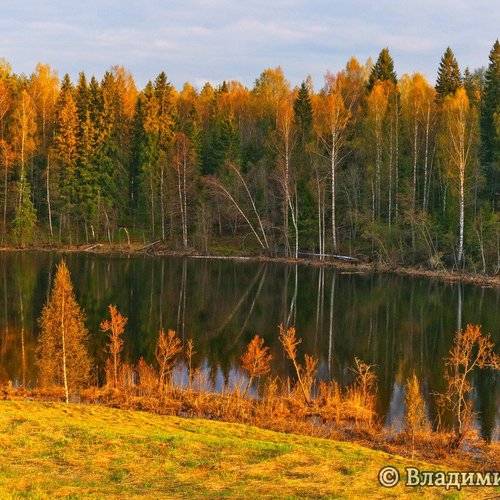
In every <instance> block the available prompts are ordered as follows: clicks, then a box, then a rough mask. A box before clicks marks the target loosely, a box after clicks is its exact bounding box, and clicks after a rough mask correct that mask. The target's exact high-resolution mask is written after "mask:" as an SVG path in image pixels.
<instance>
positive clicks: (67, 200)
mask: <svg viewBox="0 0 500 500" xmlns="http://www.w3.org/2000/svg"><path fill="white" fill-rule="evenodd" d="M77 134H78V114H77V107H76V104H75V99H74V97H73V87H72V85H71V82H70V79H69V76H68V75H66V76H65V77H64V79H63V83H62V86H61V92H60V93H59V98H58V100H57V105H56V124H55V135H54V149H55V157H56V160H57V164H58V174H59V176H58V177H59V178H58V187H59V193H60V198H61V206H60V210H61V216H62V217H63V216H64V217H67V216H70V215H72V213H73V211H74V208H75V206H76V204H77V193H78V184H77V171H76V166H77V143H78V137H77ZM69 222H70V221H68V223H69ZM67 229H68V230H69V231H70V230H71V227H70V226H69V224H68V228H67Z"/></svg>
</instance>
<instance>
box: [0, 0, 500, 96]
mask: <svg viewBox="0 0 500 500" xmlns="http://www.w3.org/2000/svg"><path fill="white" fill-rule="evenodd" d="M499 28H500V4H499V3H498V0H472V1H471V0H420V1H416V0H415V1H413V0H392V1H390V0H346V1H340V0H309V1H307V0H277V1H273V0H247V1H245V2H243V1H238V0H232V1H231V0H177V1H161V0H142V1H131V0H80V1H73V0H0V33H1V36H0V57H3V58H5V59H7V60H8V61H9V62H10V63H11V64H12V67H13V71H14V72H16V73H21V72H24V73H26V74H29V73H31V72H32V71H33V70H34V68H35V65H36V63H37V62H43V63H48V64H50V65H51V66H52V67H53V68H55V69H57V70H58V72H59V75H60V76H62V75H63V74H64V73H69V74H70V75H71V77H72V78H73V79H75V78H76V76H77V75H78V72H79V71H81V70H84V71H85V72H86V73H87V74H88V75H90V74H95V75H96V76H97V77H99V78H100V77H102V74H103V72H104V71H105V70H106V69H108V68H109V67H111V66H112V65H115V64H120V65H123V66H125V67H126V68H127V69H129V70H130V71H131V72H132V74H133V75H134V77H135V79H136V82H137V84H138V86H139V87H143V86H144V84H145V83H146V82H147V80H149V79H154V77H155V76H156V75H157V74H158V73H159V72H160V71H162V70H165V71H166V73H167V75H168V77H169V79H170V80H171V81H172V83H173V84H174V85H175V86H176V87H181V86H182V84H183V83H184V82H185V81H189V82H191V83H193V84H194V85H195V86H197V87H199V88H200V87H201V86H202V85H203V83H204V82H205V81H211V82H213V83H217V82H221V81H222V80H224V79H225V80H239V81H241V82H242V83H244V84H245V85H248V86H252V85H253V82H254V81H255V79H256V78H257V77H258V76H259V74H260V73H261V71H262V70H263V69H265V68H269V67H275V66H277V65H281V66H282V68H283V69H284V71H285V74H286V76H287V77H288V79H289V80H290V81H291V82H292V84H299V83H300V82H301V81H302V80H304V79H305V78H306V76H307V75H308V74H311V75H312V77H313V81H314V83H315V86H316V88H318V87H320V86H321V85H322V82H323V75H324V74H325V72H326V70H327V69H329V70H331V71H337V70H339V69H341V68H342V67H343V66H344V65H345V63H346V61H347V60H348V59H349V58H350V57H351V56H355V57H357V58H358V59H359V60H360V61H361V62H364V61H366V59H367V58H368V57H369V56H371V57H372V58H373V59H376V57H377V55H378V53H379V51H380V49H382V48H383V47H385V46H388V47H389V50H390V52H391V54H392V56H393V58H394V61H395V66H396V72H397V73H398V75H401V74H403V73H406V72H413V71H420V72H422V73H424V74H425V75H426V76H427V78H429V79H430V80H431V81H432V82H433V81H434V80H435V76H436V69H437V66H438V63H439V60H440V58H441V56H442V54H443V52H444V50H445V49H446V47H447V46H448V45H450V46H451V47H452V49H453V51H454V52H455V55H456V56H457V59H458V62H459V64H460V68H461V69H463V68H465V67H466V66H469V67H470V68H471V69H474V68H477V67H480V66H484V65H487V63H488V54H489V51H490V49H491V47H492V45H493V42H494V41H495V39H496V38H497V37H499V36H500V29H499Z"/></svg>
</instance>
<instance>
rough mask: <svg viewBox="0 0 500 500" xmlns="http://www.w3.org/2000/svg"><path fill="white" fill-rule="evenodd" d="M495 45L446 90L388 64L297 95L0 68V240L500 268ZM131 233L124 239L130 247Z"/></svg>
mask: <svg viewBox="0 0 500 500" xmlns="http://www.w3.org/2000/svg"><path fill="white" fill-rule="evenodd" d="M499 87H500V43H499V42H498V40H497V41H495V43H494V45H493V47H492V49H491V52H490V56H489V65H488V67H487V68H480V69H477V70H475V71H470V70H469V69H468V68H466V69H465V70H464V71H463V72H462V71H460V68H459V65H458V62H457V60H456V58H455V56H454V54H453V52H452V50H451V49H450V48H448V49H446V51H445V53H444V55H443V57H442V59H441V62H440V65H439V68H438V74H437V79H436V85H435V86H432V85H431V84H430V83H429V82H428V81H427V80H426V78H425V77H424V76H423V75H421V74H419V73H414V74H412V75H408V74H405V75H403V76H401V77H400V78H398V76H397V74H396V72H395V69H394V63H393V60H392V58H391V55H390V52H389V50H388V49H387V48H384V49H383V50H382V51H381V52H380V54H379V56H378V59H377V61H376V62H375V63H374V64H373V63H371V62H370V61H367V63H366V64H364V65H363V64H360V63H359V62H358V61H357V60H356V59H355V58H351V59H350V60H349V61H348V62H347V64H346V66H345V68H344V69H342V70H341V71H338V72H337V73H332V72H328V73H327V74H326V75H325V79H324V84H323V86H322V87H321V89H320V90H319V91H316V90H315V89H314V87H313V83H312V80H311V78H310V77H308V78H307V79H306V80H305V81H304V82H303V83H302V84H301V85H300V86H299V87H295V88H292V86H291V85H290V83H289V82H288V81H287V79H286V77H285V75H284V73H283V71H282V69H281V68H280V67H277V68H275V69H266V70H265V71H263V72H262V73H261V75H260V76H259V77H258V78H257V79H256V81H255V84H254V86H253V88H251V89H249V88H246V87H245V86H243V85H242V84H241V83H239V82H235V81H231V82H223V83H222V84H221V85H218V86H216V87H214V86H212V85H211V84H210V83H207V84H205V85H204V87H203V88H202V89H201V91H197V90H196V89H195V88H194V87H193V86H192V85H190V84H189V83H186V84H185V85H184V86H183V88H182V89H181V90H177V89H175V88H174V87H173V86H172V84H171V83H170V82H169V81H168V78H167V76H166V74H165V73H164V72H162V73H160V74H159V75H158V76H157V77H156V79H155V80H154V81H150V82H148V83H147V84H146V86H145V87H144V89H142V90H139V89H138V88H137V86H136V85H135V83H134V79H133V76H132V75H131V74H130V73H129V72H128V71H127V70H125V69H124V68H122V67H119V66H115V67H113V68H111V70H109V71H107V72H106V73H105V75H104V77H103V78H102V80H101V81H98V80H97V79H96V78H95V77H93V76H92V77H91V78H90V80H89V79H88V78H87V76H86V75H85V74H84V73H80V75H79V77H78V80H77V81H76V82H72V81H71V79H70V77H69V76H68V75H65V76H64V77H63V79H62V81H59V78H58V76H57V72H55V71H54V70H53V69H52V68H50V67H49V66H48V65H42V64H38V65H37V67H36V70H35V72H34V73H33V74H31V75H30V76H26V75H16V74H13V73H12V71H11V67H10V65H9V64H8V63H7V62H6V61H4V60H2V62H1V63H0V169H1V170H3V176H2V177H3V182H2V183H1V184H2V187H1V188H0V192H1V193H2V198H3V199H2V206H1V210H2V217H1V225H2V242H3V244H4V245H11V244H18V245H26V244H28V243H30V242H35V243H40V242H45V243H47V242H48V243H51V244H70V245H72V244H82V243H91V242H98V241H109V243H110V244H112V243H116V242H118V241H121V240H122V239H123V237H124V234H126V235H127V237H128V235H129V233H130V234H131V235H132V239H133V240H135V241H144V242H148V241H157V240H162V241H163V242H165V243H166V244H168V245H169V246H170V247H172V248H178V249H184V250H188V249H189V250H191V249H197V250H200V251H204V252H209V251H211V250H213V249H216V248H220V246H221V245H227V246H230V247H232V248H233V249H234V248H236V249H239V250H244V251H246V252H252V253H255V252H260V253H263V254H268V255H280V256H287V257H290V258H297V257H299V256H301V255H303V254H315V255H318V256H319V258H320V259H323V258H325V257H326V256H328V255H331V254H342V255H349V256H356V257H360V258H364V259H370V260H376V261H381V262H386V263H391V264H422V263H423V264H425V265H428V266H429V267H432V268H438V267H443V266H446V267H455V268H469V269H473V270H477V271H482V272H490V273H496V272H498V270H499V269H500V216H499V202H500V198H499V195H500V190H499V182H500V181H499V179H500V176H499V168H500V167H499V165H500V146H499V144H500V88H499ZM122 229H123V232H122Z"/></svg>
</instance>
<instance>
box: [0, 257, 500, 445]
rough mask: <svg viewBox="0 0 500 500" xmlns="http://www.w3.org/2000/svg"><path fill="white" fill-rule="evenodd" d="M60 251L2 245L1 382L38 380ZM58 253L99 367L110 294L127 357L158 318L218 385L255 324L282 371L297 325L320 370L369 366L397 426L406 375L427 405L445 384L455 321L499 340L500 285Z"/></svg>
mask: <svg viewBox="0 0 500 500" xmlns="http://www.w3.org/2000/svg"><path fill="white" fill-rule="evenodd" d="M60 260H61V255H58V254H49V253H34V252H29V253H20V252H18V253H16V252H12V253H10V252H7V253H1V254H0V383H4V382H7V381H9V380H10V381H12V383H13V384H14V385H20V384H22V383H23V381H24V383H25V384H26V385H29V386H35V385H36V384H37V370H36V367H35V366H34V355H33V351H34V346H35V343H36V337H37V335H38V326H37V318H38V317H39V315H40V312H41V310H42V307H43V305H44V303H45V301H46V300H47V294H48V290H49V285H50V283H51V281H52V279H53V274H54V270H55V265H56V264H57V263H58V262H59V261H60ZM66 261H67V264H68V267H69V269H70V272H71V276H72V279H73V283H74V286H75V292H76V295H77V299H78V301H79V303H80V305H81V306H82V307H83V309H84V310H85V314H86V317H87V322H86V323H87V327H88V328H89V331H90V333H91V337H92V350H93V354H94V355H95V356H96V359H97V363H98V365H99V366H100V367H102V365H103V362H104V358H105V353H104V352H103V347H104V344H105V340H106V339H105V335H104V334H103V333H101V332H100V331H99V322H100V321H101V320H103V319H104V318H105V317H106V316H107V306H108V304H116V305H117V306H118V309H119V310H120V311H121V312H122V313H123V314H124V315H125V316H128V318H129V322H128V325H127V329H126V334H125V349H124V358H125V360H126V361H128V362H131V363H135V362H137V360H138V359H139V357H141V356H143V357H144V358H145V359H146V360H149V361H153V359H154V345H155V342H156V338H157V336H158V331H159V329H160V328H161V327H163V328H165V329H167V328H173V329H175V330H176V331H177V332H178V334H179V336H180V337H181V338H183V339H188V338H193V339H194V342H195V350H196V351H197V353H198V354H197V358H198V362H199V363H200V364H201V366H202V367H203V368H204V369H205V370H206V373H207V375H208V376H209V377H210V380H211V381H212V382H213V383H214V385H215V386H216V387H217V388H221V387H222V386H223V385H224V384H225V383H231V382H232V381H233V380H234V379H235V377H239V376H240V375H241V373H240V370H239V357H240V355H241V354H242V353H243V351H244V348H245V345H246V344H247V343H248V342H249V341H250V340H251V339H252V337H253V336H254V335H255V334H259V335H260V336H262V337H264V339H265V341H266V344H267V345H269V346H270V347H271V351H272V354H273V365H274V371H275V374H277V375H280V376H286V375H288V374H290V375H291V372H290V371H289V369H290V367H289V364H288V362H287V361H286V359H285V358H284V356H283V354H282V352H281V349H280V345H279V341H278V324H279V323H283V324H285V325H286V324H288V325H295V326H296V327H297V331H298V334H299V336H300V337H302V338H303V342H302V344H301V345H300V353H301V354H303V353H304V352H307V353H312V354H314V355H315V356H316V357H318V358H319V360H320V363H319V375H320V377H322V378H330V377H331V378H335V379H337V380H339V381H340V382H341V383H342V384H346V383H350V382H351V381H352V373H351V372H350V370H349V367H350V366H353V363H354V357H355V356H357V357H359V358H360V359H362V360H364V361H366V362H368V363H371V364H374V365H376V372H377V376H378V380H379V382H378V395H379V400H378V405H379V411H380V413H381V415H383V417H384V419H385V422H386V424H387V425H389V424H392V425H395V426H398V425H400V419H401V415H402V414H403V412H404V390H403V386H404V381H405V379H406V378H407V377H408V376H409V375H410V374H411V373H412V372H413V371H415V372H416V373H417V375H418V376H419V377H420V379H421V381H422V383H423V387H424V389H425V392H426V394H427V400H428V403H429V413H430V416H431V417H432V416H433V415H434V410H435V409H434V406H433V402H432V397H430V396H429V394H430V393H431V392H432V391H440V390H443V388H444V380H443V368H444V367H443V365H444V363H443V358H444V357H445V356H446V355H447V352H448V350H449V349H450V347H451V345H452V339H453V335H454V332H455V331H456V329H457V327H458V326H462V327H464V326H465V325H466V324H467V323H480V324H482V325H483V329H484V330H485V331H490V332H491V333H492V337H493V340H494V342H495V343H496V344H497V345H498V343H499V341H500V289H499V288H480V287H477V286H473V285H463V284H462V285H460V284H447V283H441V282H437V281H431V280H428V279H423V278H411V277H402V276H396V275H388V274H356V273H345V272H340V271H335V270H333V269H320V268H315V267H314V268H313V267H307V266H295V265H285V264H271V263H267V264H266V263H258V262H234V261H227V260H206V259H188V258H179V257H161V258H152V257H148V256H144V257H142V256H134V257H125V256H118V257H117V256H103V255H87V254H70V255H68V256H66ZM496 378H497V377H496V375H494V374H492V373H491V372H478V373H476V374H475V375H474V394H473V396H474V405H475V410H476V411H477V412H478V413H479V416H478V426H479V428H480V429H481V432H482V434H483V436H485V437H491V436H492V435H496V434H497V432H496V431H495V427H497V426H498V421H499V413H500V412H499V408H498V401H500V394H499V390H498V388H499V384H497V383H496V382H497V380H496Z"/></svg>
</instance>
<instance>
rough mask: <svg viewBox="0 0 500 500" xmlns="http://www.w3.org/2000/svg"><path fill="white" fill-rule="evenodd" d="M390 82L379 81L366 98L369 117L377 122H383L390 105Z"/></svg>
mask: <svg viewBox="0 0 500 500" xmlns="http://www.w3.org/2000/svg"><path fill="white" fill-rule="evenodd" d="M389 84H390V82H388V81H384V82H382V81H380V80H377V81H376V82H375V85H374V86H373V89H372V91H371V92H370V94H369V95H368V97H367V98H366V104H367V108H368V116H369V117H370V118H372V119H373V120H375V121H379V120H382V119H383V117H384V116H385V113H386V111H387V106H388V103H389V92H388V90H389V88H390V85H389Z"/></svg>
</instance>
